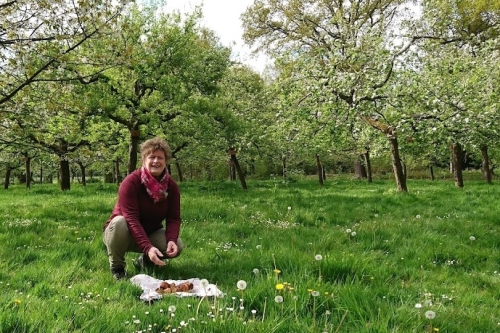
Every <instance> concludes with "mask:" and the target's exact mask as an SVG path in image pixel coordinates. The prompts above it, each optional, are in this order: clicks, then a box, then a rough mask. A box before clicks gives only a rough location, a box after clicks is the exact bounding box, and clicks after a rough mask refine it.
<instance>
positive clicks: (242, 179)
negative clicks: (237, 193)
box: [229, 148, 247, 190]
mask: <svg viewBox="0 0 500 333" xmlns="http://www.w3.org/2000/svg"><path fill="white" fill-rule="evenodd" d="M229 155H230V156H231V161H232V162H233V163H234V167H235V168H236V172H237V173H238V177H239V178H240V183H241V187H243V189H245V190H246V189H247V183H246V181H245V175H244V174H243V171H242V170H241V167H240V163H239V162H238V159H237V158H236V150H235V149H234V148H229Z"/></svg>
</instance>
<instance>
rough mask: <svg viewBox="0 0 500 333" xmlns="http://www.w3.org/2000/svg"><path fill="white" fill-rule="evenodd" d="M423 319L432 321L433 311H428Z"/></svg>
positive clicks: (434, 315)
mask: <svg viewBox="0 0 500 333" xmlns="http://www.w3.org/2000/svg"><path fill="white" fill-rule="evenodd" d="M425 318H427V319H429V320H432V319H434V318H436V313H435V312H434V311H430V310H429V311H426V312H425Z"/></svg>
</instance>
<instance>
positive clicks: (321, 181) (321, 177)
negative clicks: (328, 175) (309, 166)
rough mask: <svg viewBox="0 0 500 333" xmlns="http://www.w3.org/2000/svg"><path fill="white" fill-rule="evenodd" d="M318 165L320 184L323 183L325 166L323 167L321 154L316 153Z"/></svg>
mask: <svg viewBox="0 0 500 333" xmlns="http://www.w3.org/2000/svg"><path fill="white" fill-rule="evenodd" d="M316 167H317V168H318V180H319V184H320V185H323V168H322V167H321V161H320V160H319V154H316Z"/></svg>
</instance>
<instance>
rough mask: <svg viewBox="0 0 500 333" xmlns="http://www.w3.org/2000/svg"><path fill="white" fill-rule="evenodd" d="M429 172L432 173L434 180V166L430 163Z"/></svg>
mask: <svg viewBox="0 0 500 333" xmlns="http://www.w3.org/2000/svg"><path fill="white" fill-rule="evenodd" d="M429 172H430V173H431V180H434V179H436V178H434V168H433V167H432V164H429Z"/></svg>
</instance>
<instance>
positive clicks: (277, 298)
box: [274, 295, 283, 303]
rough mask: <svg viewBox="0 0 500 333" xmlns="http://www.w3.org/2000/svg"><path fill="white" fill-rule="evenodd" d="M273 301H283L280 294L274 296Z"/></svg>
mask: <svg viewBox="0 0 500 333" xmlns="http://www.w3.org/2000/svg"><path fill="white" fill-rule="evenodd" d="M274 301H275V302H276V303H283V296H281V295H278V296H276V297H275V298H274Z"/></svg>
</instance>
